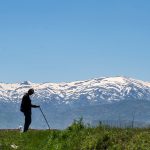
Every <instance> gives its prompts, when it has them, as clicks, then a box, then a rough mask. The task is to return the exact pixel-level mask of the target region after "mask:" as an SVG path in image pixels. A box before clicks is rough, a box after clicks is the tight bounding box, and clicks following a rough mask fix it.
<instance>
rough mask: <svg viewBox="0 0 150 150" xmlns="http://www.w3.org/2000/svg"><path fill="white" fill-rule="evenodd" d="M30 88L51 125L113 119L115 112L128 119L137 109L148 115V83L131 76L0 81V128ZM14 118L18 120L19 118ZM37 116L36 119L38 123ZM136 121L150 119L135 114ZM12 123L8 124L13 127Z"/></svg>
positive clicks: (15, 110)
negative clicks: (76, 120) (58, 81)
mask: <svg viewBox="0 0 150 150" xmlns="http://www.w3.org/2000/svg"><path fill="white" fill-rule="evenodd" d="M30 88H34V89H35V94H34V96H33V97H32V98H31V99H32V100H33V103H36V104H40V105H41V106H42V107H43V109H44V111H45V112H46V114H47V115H48V117H49V120H51V121H52V120H53V121H54V123H52V124H53V126H54V128H57V127H58V128H61V127H66V126H67V125H68V124H69V123H70V122H71V121H72V120H73V119H75V118H79V117H80V116H83V117H84V118H85V120H87V121H90V122H92V121H93V120H103V119H105V120H106V119H111V120H112V117H114V119H116V116H118V114H119V115H123V116H124V119H129V118H128V117H129V116H131V114H132V113H133V111H135V110H136V112H137V110H138V109H139V111H138V113H141V114H144V113H147V114H148V115H150V109H149V108H148V106H149V103H150V83H149V82H144V81H140V80H135V79H132V78H127V77H102V78H96V79H91V80H85V81H75V82H70V83H32V82H30V81H25V82H22V83H14V84H6V83H0V120H3V125H2V124H0V128H2V127H3V128H4V127H9V126H10V124H9V123H8V122H9V121H10V116H11V118H13V117H15V115H16V116H18V114H19V113H18V112H19V106H20V102H21V98H22V96H23V95H24V94H25V93H26V92H27V91H28V89H30ZM116 111H117V112H116ZM145 111H146V112H145ZM12 115H13V116H12ZM33 115H36V116H37V115H40V112H37V111H36V110H34V111H33ZM17 119H18V121H17V123H18V122H19V121H20V117H18V118H17ZM38 119H39V118H37V119H36V121H35V122H36V123H37V122H38V124H40V123H39V121H38ZM60 120H61V121H60ZM62 120H63V126H61V125H62ZM137 120H142V121H149V120H150V118H149V117H148V116H146V117H145V116H144V117H143V116H142V115H141V116H140V115H138V119H137ZM12 122H13V121H12ZM60 122H61V123H60ZM15 123H16V122H15V121H14V122H13V123H12V124H13V126H10V127H14V124H15ZM60 124H61V125H60ZM36 125H37V124H36ZM41 126H42V125H40V126H37V127H41Z"/></svg>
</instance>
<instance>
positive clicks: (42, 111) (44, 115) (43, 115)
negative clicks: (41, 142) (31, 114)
mask: <svg viewBox="0 0 150 150" xmlns="http://www.w3.org/2000/svg"><path fill="white" fill-rule="evenodd" d="M39 109H40V111H41V113H42V115H43V117H44V119H45V121H46V123H47V126H48V128H49V130H50V126H49V124H48V121H47V119H46V117H45V115H44V113H43V111H42V109H41V107H39Z"/></svg>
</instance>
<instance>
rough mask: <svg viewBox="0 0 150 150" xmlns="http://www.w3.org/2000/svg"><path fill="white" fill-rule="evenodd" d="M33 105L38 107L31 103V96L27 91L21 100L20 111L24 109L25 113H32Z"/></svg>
mask: <svg viewBox="0 0 150 150" xmlns="http://www.w3.org/2000/svg"><path fill="white" fill-rule="evenodd" d="M32 107H34V108H36V107H37V106H36V105H32V104H31V99H30V96H29V94H28V93H27V94H25V95H24V96H23V98H22V102H21V106H20V111H22V112H24V113H26V112H28V113H31V108H32Z"/></svg>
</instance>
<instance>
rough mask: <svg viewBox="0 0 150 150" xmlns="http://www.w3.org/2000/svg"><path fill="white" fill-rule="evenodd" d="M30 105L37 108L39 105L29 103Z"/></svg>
mask: <svg viewBox="0 0 150 150" xmlns="http://www.w3.org/2000/svg"><path fill="white" fill-rule="evenodd" d="M31 107H33V108H37V107H40V106H39V105H32V104H31Z"/></svg>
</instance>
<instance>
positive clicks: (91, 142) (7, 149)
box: [0, 120, 150, 150]
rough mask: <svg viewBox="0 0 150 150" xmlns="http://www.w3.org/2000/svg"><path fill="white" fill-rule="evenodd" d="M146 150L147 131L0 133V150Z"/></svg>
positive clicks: (76, 127) (79, 127)
mask: <svg viewBox="0 0 150 150" xmlns="http://www.w3.org/2000/svg"><path fill="white" fill-rule="evenodd" d="M13 149H17V150H150V129H136V128H134V129H131V128H127V129H120V128H109V127H106V126H101V125H100V126H97V127H94V128H92V127H90V126H85V125H84V124H83V122H82V120H79V121H75V122H74V123H73V124H72V125H71V126H70V127H68V128H67V129H65V130H51V131H48V130H30V131H29V132H27V133H20V132H19V130H0V150H13Z"/></svg>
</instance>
